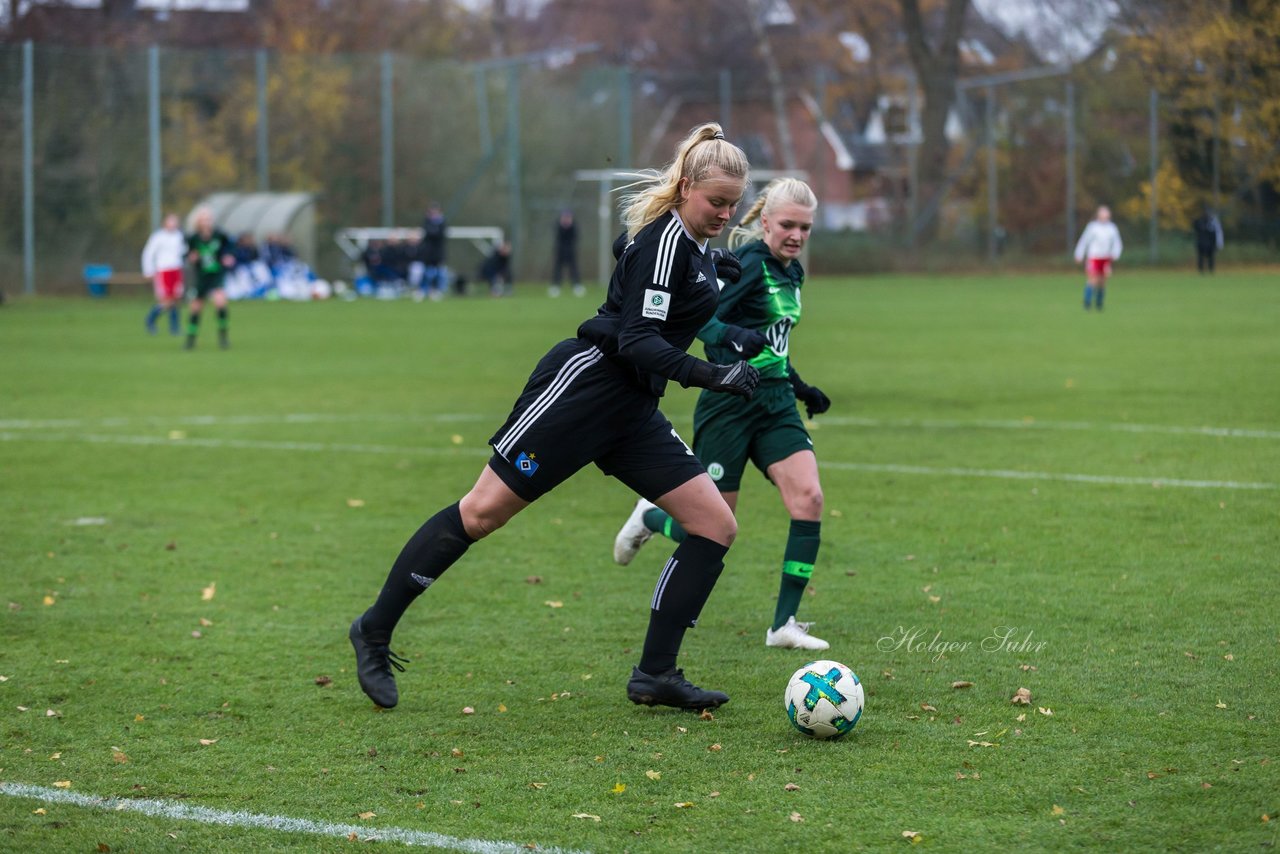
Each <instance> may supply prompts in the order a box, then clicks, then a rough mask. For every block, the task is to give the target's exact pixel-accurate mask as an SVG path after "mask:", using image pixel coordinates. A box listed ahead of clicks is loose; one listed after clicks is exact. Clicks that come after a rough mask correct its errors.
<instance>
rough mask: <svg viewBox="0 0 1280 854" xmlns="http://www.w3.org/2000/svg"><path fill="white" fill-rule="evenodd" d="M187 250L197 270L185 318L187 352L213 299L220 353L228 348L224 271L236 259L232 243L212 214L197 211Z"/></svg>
mask: <svg viewBox="0 0 1280 854" xmlns="http://www.w3.org/2000/svg"><path fill="white" fill-rule="evenodd" d="M187 246H188V247H189V249H190V251H189V252H188V254H187V259H188V260H189V261H191V263H192V264H194V265H195V268H196V294H195V296H194V297H193V298H192V299H191V311H190V314H188V315H187V343H186V345H185V346H186V349H188V350H191V349H194V348H195V346H196V335H197V334H198V333H199V332H200V312H201V310H202V309H203V308H204V301H205V300H206V299H208V298H212V299H213V305H214V308H216V309H217V310H218V346H219V347H221V348H222V349H223V350H225V349H227V348H228V347H230V346H231V342H230V341H228V339H227V325H228V318H227V291H226V289H225V288H224V287H223V285H224V284H225V283H226V276H227V270H228V269H229V268H230V267H234V266H235V263H236V259H235V256H234V255H232V254H231V252H232V248H233V246H234V243H233V242H232V240H231V238H230V237H227V235H226V233H225V232H223V231H222V230H220V229H217V228H214V226H213V211H211V210H209V209H208V208H200V210H198V211H196V230H195V231H194V232H192V233H191V235H190V236H189V237H188V238H187Z"/></svg>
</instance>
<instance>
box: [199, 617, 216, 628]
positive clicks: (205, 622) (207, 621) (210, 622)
mask: <svg viewBox="0 0 1280 854" xmlns="http://www.w3.org/2000/svg"><path fill="white" fill-rule="evenodd" d="M200 625H202V626H204V627H205V628H206V629H207V628H209V627H210V626H212V625H213V620H210V619H208V618H206V617H201V618H200Z"/></svg>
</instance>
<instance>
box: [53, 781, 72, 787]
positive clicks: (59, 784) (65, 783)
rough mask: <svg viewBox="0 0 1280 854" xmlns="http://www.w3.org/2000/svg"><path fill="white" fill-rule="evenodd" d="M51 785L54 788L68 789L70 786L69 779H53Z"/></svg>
mask: <svg viewBox="0 0 1280 854" xmlns="http://www.w3.org/2000/svg"><path fill="white" fill-rule="evenodd" d="M53 787H54V788H55V789H70V788H71V781H70V780H55V781H54V783H53Z"/></svg>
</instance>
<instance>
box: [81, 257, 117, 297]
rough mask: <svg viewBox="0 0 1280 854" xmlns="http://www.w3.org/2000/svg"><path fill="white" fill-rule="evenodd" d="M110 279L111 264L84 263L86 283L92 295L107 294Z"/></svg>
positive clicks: (102, 295)
mask: <svg viewBox="0 0 1280 854" xmlns="http://www.w3.org/2000/svg"><path fill="white" fill-rule="evenodd" d="M110 280H111V265H110V264H85V265H84V284H85V287H87V288H88V289H89V295H90V296H95V297H105V296H106V295H107V286H108V284H109V282H110Z"/></svg>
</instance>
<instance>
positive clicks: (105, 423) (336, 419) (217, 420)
mask: <svg viewBox="0 0 1280 854" xmlns="http://www.w3.org/2000/svg"><path fill="white" fill-rule="evenodd" d="M495 417H498V418H500V417H502V416H492V415H481V414H479V413H474V412H443V413H440V414H438V415H417V416H410V415H326V414H312V413H294V414H285V415H175V416H167V415H141V416H138V417H135V418H129V417H120V418H44V419H38V418H37V419H32V418H9V419H0V430H47V429H69V428H72V427H86V426H89V425H92V426H94V427H128V426H129V425H130V424H171V425H173V424H181V425H196V426H209V427H216V426H218V425H221V424H405V423H421V422H451V421H482V420H491V419H493V418H495Z"/></svg>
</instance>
